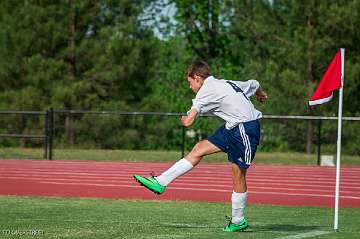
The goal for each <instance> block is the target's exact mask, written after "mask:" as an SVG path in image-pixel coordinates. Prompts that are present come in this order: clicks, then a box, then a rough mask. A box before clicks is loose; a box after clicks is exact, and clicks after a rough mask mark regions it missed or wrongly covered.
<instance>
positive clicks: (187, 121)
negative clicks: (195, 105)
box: [181, 109, 197, 127]
mask: <svg viewBox="0 0 360 239" xmlns="http://www.w3.org/2000/svg"><path fill="white" fill-rule="evenodd" d="M196 115H197V111H196V110H195V109H192V110H191V111H190V112H189V114H188V115H187V116H182V117H181V123H182V125H184V126H185V127H189V126H190V125H192V123H193V122H194V120H195V118H196Z"/></svg>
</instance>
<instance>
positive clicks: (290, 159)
mask: <svg viewBox="0 0 360 239" xmlns="http://www.w3.org/2000/svg"><path fill="white" fill-rule="evenodd" d="M180 156H181V155H180V151H152V150H101V149H55V150H54V157H53V158H54V159H55V160H56V159H57V160H97V161H127V162H174V161H176V160H178V159H179V158H180ZM42 157H43V149H21V148H0V158H3V159H6V158H12V159H29V158H30V159H42ZM219 162H223V163H224V162H227V156H226V154H224V153H218V154H214V155H210V156H207V157H205V159H204V160H203V163H219ZM316 162H317V155H315V154H302V153H279V152H272V153H264V152H258V153H256V157H255V163H256V164H277V165H316ZM342 164H343V165H358V166H360V156H349V155H343V156H342Z"/></svg>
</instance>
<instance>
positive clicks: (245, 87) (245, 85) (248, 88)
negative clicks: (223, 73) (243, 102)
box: [231, 80, 260, 98]
mask: <svg viewBox="0 0 360 239" xmlns="http://www.w3.org/2000/svg"><path fill="white" fill-rule="evenodd" d="M231 82H232V83H234V84H236V85H237V86H239V87H240V89H241V90H242V91H243V92H244V94H245V95H246V97H248V98H250V96H252V95H254V94H255V93H256V91H257V90H258V89H259V87H260V84H259V82H258V81H257V80H248V81H231Z"/></svg>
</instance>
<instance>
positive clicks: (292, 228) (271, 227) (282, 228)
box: [251, 224, 319, 232]
mask: <svg viewBox="0 0 360 239" xmlns="http://www.w3.org/2000/svg"><path fill="white" fill-rule="evenodd" d="M251 229H252V230H254V231H272V232H274V231H278V232H304V231H313V230H317V229H319V227H318V226H299V225H292V224H267V225H263V226H260V225H259V226H257V225H255V226H251Z"/></svg>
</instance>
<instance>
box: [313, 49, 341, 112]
mask: <svg viewBox="0 0 360 239" xmlns="http://www.w3.org/2000/svg"><path fill="white" fill-rule="evenodd" d="M341 64H342V62H341V51H340V50H339V51H338V53H336V55H335V57H334V59H333V60H332V62H331V64H330V65H329V68H328V69H327V70H326V72H325V75H324V76H323V78H322V80H321V81H320V84H319V86H318V87H317V89H316V90H315V92H314V94H313V96H312V97H311V99H310V101H309V105H310V106H313V105H320V104H323V103H326V102H329V101H330V100H331V99H332V97H333V91H335V90H338V89H340V88H341Z"/></svg>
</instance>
